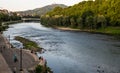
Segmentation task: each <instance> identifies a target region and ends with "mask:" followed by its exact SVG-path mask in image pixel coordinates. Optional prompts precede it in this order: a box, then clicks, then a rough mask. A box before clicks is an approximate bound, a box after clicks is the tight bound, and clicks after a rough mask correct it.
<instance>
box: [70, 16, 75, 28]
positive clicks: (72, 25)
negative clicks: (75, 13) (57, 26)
mask: <svg viewBox="0 0 120 73" xmlns="http://www.w3.org/2000/svg"><path fill="white" fill-rule="evenodd" d="M70 23H71V27H72V28H75V27H76V22H75V19H74V18H70Z"/></svg>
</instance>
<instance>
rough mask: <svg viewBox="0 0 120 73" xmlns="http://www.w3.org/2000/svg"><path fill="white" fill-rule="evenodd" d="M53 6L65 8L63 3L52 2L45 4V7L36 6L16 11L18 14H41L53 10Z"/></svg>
mask: <svg viewBox="0 0 120 73" xmlns="http://www.w3.org/2000/svg"><path fill="white" fill-rule="evenodd" d="M55 7H62V8H66V7H67V6H66V5H64V4H52V5H47V6H45V7H41V8H36V9H33V10H26V11H20V12H17V13H19V14H20V15H43V14H46V13H47V12H49V11H51V10H53V9H54V8H55Z"/></svg>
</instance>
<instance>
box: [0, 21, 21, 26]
mask: <svg viewBox="0 0 120 73" xmlns="http://www.w3.org/2000/svg"><path fill="white" fill-rule="evenodd" d="M19 22H22V20H17V21H7V22H2V25H8V24H15V23H19Z"/></svg>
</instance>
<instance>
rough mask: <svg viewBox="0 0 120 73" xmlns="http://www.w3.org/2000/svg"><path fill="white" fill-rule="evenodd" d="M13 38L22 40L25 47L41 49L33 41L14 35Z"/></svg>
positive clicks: (35, 49)
mask: <svg viewBox="0 0 120 73" xmlns="http://www.w3.org/2000/svg"><path fill="white" fill-rule="evenodd" d="M15 39H16V40H18V41H20V42H22V43H23V46H24V48H25V49H30V50H34V51H37V50H41V48H40V47H39V46H38V45H37V44H36V43H35V42H33V41H30V40H28V39H25V38H23V37H19V36H16V37H15Z"/></svg>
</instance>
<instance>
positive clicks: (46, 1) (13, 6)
mask: <svg viewBox="0 0 120 73" xmlns="http://www.w3.org/2000/svg"><path fill="white" fill-rule="evenodd" d="M81 1H83V0H0V9H1V8H3V9H7V10H9V11H24V10H29V9H35V8H39V7H44V6H46V5H51V4H65V5H67V6H72V5H74V4H77V3H79V2H81Z"/></svg>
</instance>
